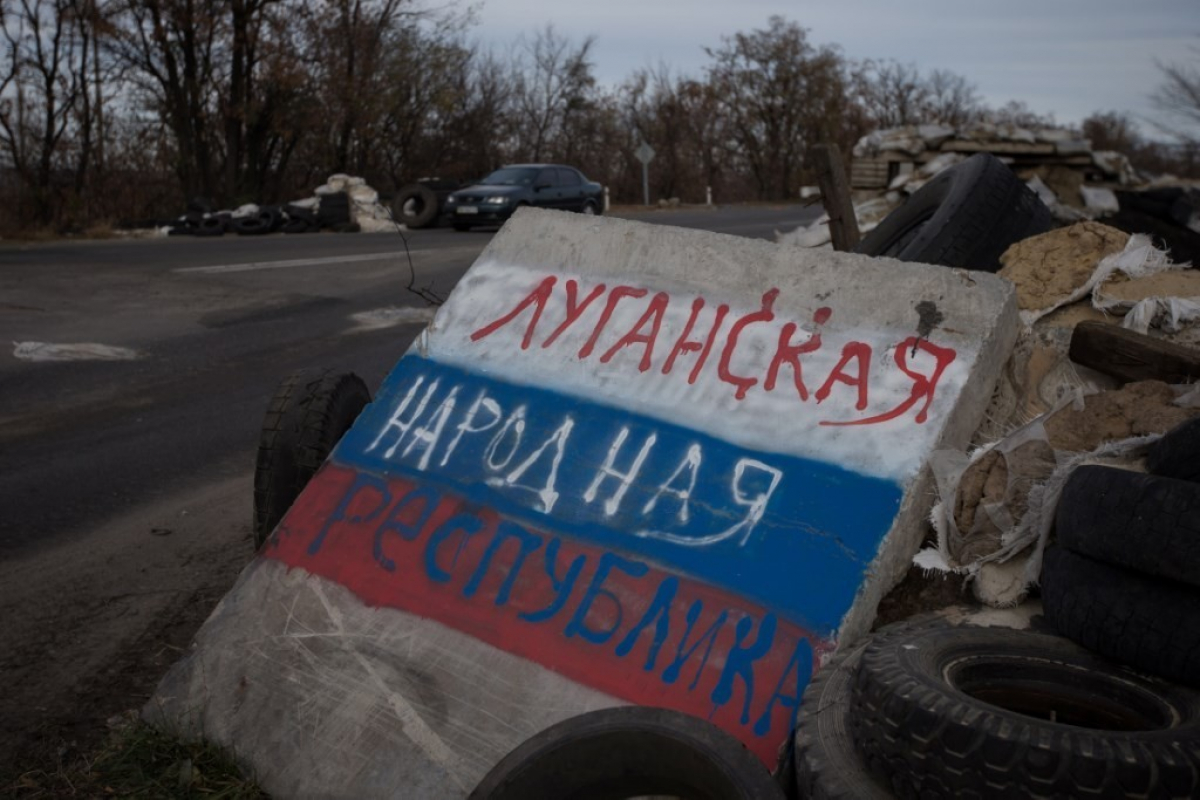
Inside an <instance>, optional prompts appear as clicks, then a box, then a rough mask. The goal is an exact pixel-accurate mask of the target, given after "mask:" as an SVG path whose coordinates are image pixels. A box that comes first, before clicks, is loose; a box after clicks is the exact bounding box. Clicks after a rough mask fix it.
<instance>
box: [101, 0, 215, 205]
mask: <svg viewBox="0 0 1200 800" xmlns="http://www.w3.org/2000/svg"><path fill="white" fill-rule="evenodd" d="M223 7H224V3H223V0H130V2H129V3H127V4H126V6H125V13H124V15H123V18H122V20H121V23H122V24H121V27H120V29H119V31H118V33H117V36H116V37H115V38H114V41H113V44H112V47H113V50H114V52H115V53H116V55H117V56H118V58H119V59H120V60H121V61H122V63H124V64H125V65H126V66H127V67H128V68H129V70H130V75H131V76H132V79H133V81H134V83H135V86H136V87H137V90H138V93H139V95H140V100H141V102H142V103H143V104H144V105H145V106H146V107H147V110H148V111H150V112H151V113H152V114H153V115H155V116H156V117H157V118H159V119H161V120H162V121H163V123H164V124H165V126H166V127H167V129H168V130H170V131H171V134H172V138H173V140H174V142H173V144H174V149H175V153H176V157H175V171H176V174H177V176H178V179H179V182H180V185H181V187H182V188H183V191H184V193H185V194H186V195H187V196H195V195H203V196H205V197H213V196H215V195H216V194H217V192H216V190H217V188H218V187H217V180H216V178H217V163H218V158H217V148H218V134H217V131H216V129H215V125H214V120H215V119H216V117H217V110H216V102H217V97H218V95H219V91H220V89H219V86H218V85H217V80H216V76H217V69H218V60H219V58H220V54H219V49H220V47H221V45H222V43H223V41H224V37H225V35H226V32H227V20H226V18H225V16H224V15H223V13H222V11H223Z"/></svg>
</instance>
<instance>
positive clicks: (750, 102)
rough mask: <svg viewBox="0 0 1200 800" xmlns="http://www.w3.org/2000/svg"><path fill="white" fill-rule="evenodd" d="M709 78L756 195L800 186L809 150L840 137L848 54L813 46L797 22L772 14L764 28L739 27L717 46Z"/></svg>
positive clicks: (767, 196)
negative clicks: (739, 30) (742, 29)
mask: <svg viewBox="0 0 1200 800" xmlns="http://www.w3.org/2000/svg"><path fill="white" fill-rule="evenodd" d="M706 52H707V53H708V54H709V56H710V57H712V59H713V63H712V65H711V66H710V67H709V68H708V70H709V82H710V84H711V87H712V91H713V92H714V94H715V97H716V98H717V101H718V109H719V113H720V114H722V115H723V116H724V117H725V119H726V121H727V123H728V125H729V128H730V131H729V133H730V137H731V140H732V143H733V144H734V145H735V146H736V147H735V149H734V150H733V152H731V153H730V155H731V157H733V158H734V159H735V160H742V161H743V162H744V164H745V165H746V168H747V169H748V170H749V172H750V174H751V175H752V176H753V180H754V183H755V185H756V187H757V191H758V195H759V197H760V198H763V199H780V198H784V197H787V196H790V194H791V193H792V192H793V191H794V190H795V188H796V187H797V186H798V185H799V183H800V172H801V168H802V165H803V159H804V155H805V152H806V150H807V148H808V146H809V145H810V144H814V143H816V142H818V141H823V140H832V141H837V140H838V138H839V137H840V133H841V131H840V123H839V121H838V119H837V118H838V117H839V116H840V115H841V114H843V113H844V112H845V111H846V110H847V106H848V105H849V102H850V101H849V91H848V83H849V78H848V76H847V74H846V69H845V61H844V60H843V58H842V56H841V54H840V53H839V52H838V50H837V49H836V48H834V47H830V46H824V45H823V46H821V47H815V46H813V45H812V44H810V43H809V41H808V37H807V33H806V31H805V29H804V28H801V27H800V26H799V25H797V24H796V23H794V22H788V21H787V20H785V19H784V18H782V17H778V16H774V17H771V18H770V20H769V21H768V27H767V28H766V29H764V30H755V31H751V32H750V33H737V34H734V35H733V36H732V37H729V38H726V39H725V44H724V45H723V46H722V47H720V48H718V49H716V50H712V49H709V50H706Z"/></svg>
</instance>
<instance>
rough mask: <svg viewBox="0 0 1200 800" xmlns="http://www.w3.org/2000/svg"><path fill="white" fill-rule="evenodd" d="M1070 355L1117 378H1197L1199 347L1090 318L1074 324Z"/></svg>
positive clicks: (1199, 376)
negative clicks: (1154, 336) (1167, 340)
mask: <svg viewBox="0 0 1200 800" xmlns="http://www.w3.org/2000/svg"><path fill="white" fill-rule="evenodd" d="M1069 357H1070V359H1071V360H1072V361H1074V362H1075V363H1076V364H1082V365H1084V366H1085V367H1091V368H1092V369H1094V370H1099V371H1100V372H1103V373H1104V374H1105V375H1111V376H1112V377H1114V378H1116V379H1117V380H1119V381H1123V382H1125V383H1129V382H1131V381H1166V382H1167V383H1189V382H1191V381H1194V380H1198V379H1200V350H1196V349H1194V348H1191V347H1186V346H1184V345H1181V344H1176V343H1174V342H1165V341H1163V340H1161V339H1155V338H1153V337H1152V336H1147V335H1145V334H1144V333H1138V332H1136V331H1131V330H1126V329H1125V328H1121V327H1118V326H1116V325H1109V324H1107V323H1104V322H1093V321H1091V320H1088V321H1085V322H1081V323H1079V324H1078V325H1076V326H1075V330H1074V332H1073V333H1072V334H1071V348H1070V352H1069Z"/></svg>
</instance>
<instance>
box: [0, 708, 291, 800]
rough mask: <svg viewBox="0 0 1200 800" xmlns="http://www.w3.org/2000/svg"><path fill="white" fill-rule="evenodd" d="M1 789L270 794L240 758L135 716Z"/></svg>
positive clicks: (26, 793) (34, 797)
mask: <svg viewBox="0 0 1200 800" xmlns="http://www.w3.org/2000/svg"><path fill="white" fill-rule="evenodd" d="M0 795H2V796H4V797H14V798H22V800H41V799H42V798H97V797H122V798H124V797H130V798H144V799H145V800H157V799H158V798H162V799H163V800H166V799H167V798H170V799H171V800H176V799H177V798H178V799H179V800H191V799H192V798H196V799H198V798H207V799H208V800H243V799H247V800H248V799H249V798H265V797H268V795H267V794H266V793H265V792H263V791H262V789H260V788H259V787H258V786H257V785H256V784H255V783H254V781H252V780H250V779H248V778H246V777H245V776H243V775H242V772H241V770H240V769H239V767H238V765H237V762H236V761H235V760H234V759H233V758H232V757H231V756H230V755H229V754H228V753H226V752H225V751H223V750H221V749H220V748H219V747H216V746H215V745H212V744H209V743H207V742H183V741H180V740H179V739H175V738H173V737H171V736H168V735H166V734H163V733H160V732H159V731H157V730H155V729H154V728H151V727H150V726H148V725H146V724H145V723H143V722H141V721H140V720H137V719H136V718H131V719H129V720H128V721H127V722H126V723H124V724H122V725H120V726H119V727H117V728H116V729H115V730H114V731H113V732H112V733H111V734H110V735H109V737H108V739H107V740H106V741H105V742H104V743H103V744H102V745H101V746H100V747H99V748H97V749H96V751H95V752H93V753H90V754H88V755H87V756H84V757H82V758H80V759H78V760H77V762H76V763H75V764H73V765H70V766H65V767H63V768H61V769H59V770H58V771H56V772H53V773H51V772H44V771H41V770H38V771H34V772H27V773H25V774H24V775H21V776H20V777H19V778H18V779H17V780H16V782H15V783H13V784H11V785H9V786H0Z"/></svg>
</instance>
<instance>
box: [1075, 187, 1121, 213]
mask: <svg viewBox="0 0 1200 800" xmlns="http://www.w3.org/2000/svg"><path fill="white" fill-rule="evenodd" d="M1079 194H1080V195H1081V196H1082V197H1083V205H1084V207H1085V208H1086V209H1087V210H1088V212H1090V213H1091V214H1094V215H1100V214H1115V213H1117V212H1118V211H1120V210H1121V206H1120V205H1119V204H1118V203H1117V196H1116V194H1114V193H1113V191H1112V189H1102V188H1100V187H1097V186H1080V187H1079Z"/></svg>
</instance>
